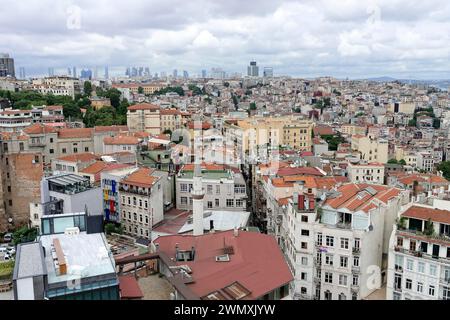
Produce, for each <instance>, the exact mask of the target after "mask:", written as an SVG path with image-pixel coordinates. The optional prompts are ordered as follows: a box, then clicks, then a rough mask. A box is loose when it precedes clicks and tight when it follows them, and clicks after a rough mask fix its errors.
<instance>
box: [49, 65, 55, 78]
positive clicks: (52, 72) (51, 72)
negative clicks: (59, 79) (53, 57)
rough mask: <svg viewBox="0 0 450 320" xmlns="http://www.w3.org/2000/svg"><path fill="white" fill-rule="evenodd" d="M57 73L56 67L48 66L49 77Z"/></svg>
mask: <svg viewBox="0 0 450 320" xmlns="http://www.w3.org/2000/svg"><path fill="white" fill-rule="evenodd" d="M54 75H55V69H53V68H51V67H50V68H48V76H49V77H53V76H54Z"/></svg>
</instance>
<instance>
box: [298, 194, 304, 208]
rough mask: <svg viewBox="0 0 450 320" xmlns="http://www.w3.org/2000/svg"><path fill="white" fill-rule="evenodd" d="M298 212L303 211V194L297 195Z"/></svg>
mask: <svg viewBox="0 0 450 320" xmlns="http://www.w3.org/2000/svg"><path fill="white" fill-rule="evenodd" d="M298 210H305V196H304V195H303V194H299V195H298Z"/></svg>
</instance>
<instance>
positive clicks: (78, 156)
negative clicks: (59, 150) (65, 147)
mask: <svg viewBox="0 0 450 320" xmlns="http://www.w3.org/2000/svg"><path fill="white" fill-rule="evenodd" d="M98 158H99V157H98V156H97V155H95V154H93V153H90V152H86V153H74V154H71V155H68V156H64V157H59V158H58V159H57V160H62V161H68V162H78V161H80V162H88V161H92V160H96V159H98Z"/></svg>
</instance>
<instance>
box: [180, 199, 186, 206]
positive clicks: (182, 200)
mask: <svg viewBox="0 0 450 320" xmlns="http://www.w3.org/2000/svg"><path fill="white" fill-rule="evenodd" d="M180 202H181V204H182V205H187V197H181V198H180Z"/></svg>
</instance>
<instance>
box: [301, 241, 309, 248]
mask: <svg viewBox="0 0 450 320" xmlns="http://www.w3.org/2000/svg"><path fill="white" fill-rule="evenodd" d="M300 245H301V248H302V249H308V242H302V243H301V244H300Z"/></svg>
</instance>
